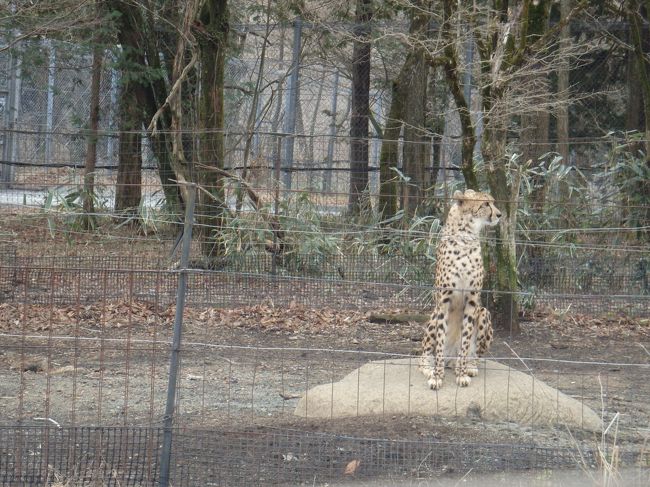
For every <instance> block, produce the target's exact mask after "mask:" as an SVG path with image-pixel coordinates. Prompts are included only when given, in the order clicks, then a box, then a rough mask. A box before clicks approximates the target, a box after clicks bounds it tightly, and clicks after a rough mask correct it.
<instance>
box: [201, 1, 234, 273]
mask: <svg viewBox="0 0 650 487" xmlns="http://www.w3.org/2000/svg"><path fill="white" fill-rule="evenodd" d="M198 20H199V21H200V24H199V26H200V28H197V29H196V38H197V43H198V47H199V65H200V70H201V71H200V77H199V84H200V89H199V92H200V96H199V100H198V104H199V106H198V128H199V131H200V133H199V150H198V159H199V161H200V163H201V165H203V166H207V167H216V168H219V169H223V168H224V167H225V164H224V154H225V150H224V142H225V137H224V126H225V123H224V68H225V61H226V47H227V43H228V31H229V24H228V22H229V18H228V2H227V0H207V1H206V2H205V3H204V4H203V6H202V8H201V11H200V12H199V16H198ZM197 179H198V181H197V182H198V183H199V184H200V185H201V186H202V188H203V191H201V192H200V193H199V198H198V204H197V210H196V214H197V215H198V218H197V220H198V223H199V224H200V227H199V236H200V239H201V251H202V254H203V256H204V257H206V258H207V259H209V260H211V259H213V258H215V257H217V256H218V255H219V254H220V250H221V249H220V246H219V243H218V242H219V240H218V234H219V231H220V229H221V226H222V221H223V213H224V211H226V202H225V201H224V197H225V195H224V182H223V177H222V176H221V175H220V174H219V173H217V172H215V171H210V170H209V169H206V168H205V167H199V168H197Z"/></svg>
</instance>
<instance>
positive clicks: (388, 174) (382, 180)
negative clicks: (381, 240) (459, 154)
mask: <svg viewBox="0 0 650 487" xmlns="http://www.w3.org/2000/svg"><path fill="white" fill-rule="evenodd" d="M392 94H393V96H392V97H391V102H390V110H389V112H388V117H387V119H386V126H385V127H384V133H383V137H382V141H381V152H380V154H379V209H378V210H379V214H380V215H381V216H382V217H383V218H384V219H387V218H390V217H392V216H394V215H395V214H396V213H397V173H396V172H395V171H394V169H396V168H397V164H398V161H399V143H398V142H399V133H400V130H401V128H402V121H401V118H402V106H403V100H402V98H403V96H404V93H403V91H402V90H400V89H399V86H398V81H395V82H393V89H392Z"/></svg>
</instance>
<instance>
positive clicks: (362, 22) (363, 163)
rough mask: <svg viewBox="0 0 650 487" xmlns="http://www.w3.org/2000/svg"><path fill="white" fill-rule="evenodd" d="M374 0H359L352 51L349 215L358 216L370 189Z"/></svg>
mask: <svg viewBox="0 0 650 487" xmlns="http://www.w3.org/2000/svg"><path fill="white" fill-rule="evenodd" d="M371 19H372V0H357V5H356V13H355V27H354V46H353V49H352V101H351V105H352V115H351V117H350V193H349V198H348V211H349V212H350V213H352V214H356V213H358V212H359V209H360V207H361V195H362V194H363V192H364V191H365V190H366V188H367V186H368V119H369V116H370V47H371V46H370V21H371Z"/></svg>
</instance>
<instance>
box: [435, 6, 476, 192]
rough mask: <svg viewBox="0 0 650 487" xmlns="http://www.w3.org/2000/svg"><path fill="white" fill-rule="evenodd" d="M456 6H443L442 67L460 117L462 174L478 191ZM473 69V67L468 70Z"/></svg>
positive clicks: (473, 130)
mask: <svg viewBox="0 0 650 487" xmlns="http://www.w3.org/2000/svg"><path fill="white" fill-rule="evenodd" d="M455 4H456V2H453V1H451V0H445V2H444V4H443V11H444V19H445V22H444V23H443V25H442V36H443V38H444V39H445V47H444V58H443V59H442V67H443V69H444V72H445V79H446V80H447V86H448V87H449V91H450V92H451V95H452V97H453V98H454V103H455V104H456V109H457V110H458V117H459V119H460V129H461V139H462V145H461V172H462V174H463V178H464V179H465V185H466V186H467V188H468V189H473V190H474V191H478V190H479V187H478V178H477V176H476V170H475V169H474V148H475V147H476V129H475V127H474V124H473V123H472V117H471V112H470V106H469V103H468V101H467V100H466V99H465V94H464V93H463V89H462V83H461V76H462V73H461V71H460V69H459V67H458V64H459V63H458V59H457V54H456V49H455V46H454V37H453V33H452V29H453V28H454V26H453V24H452V22H451V18H452V16H453V14H454V12H455V8H456V7H455ZM468 69H471V66H470V67H469V68H468Z"/></svg>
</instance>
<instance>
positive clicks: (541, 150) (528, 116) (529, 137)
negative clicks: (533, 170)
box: [520, 0, 551, 213]
mask: <svg viewBox="0 0 650 487" xmlns="http://www.w3.org/2000/svg"><path fill="white" fill-rule="evenodd" d="M550 7H551V2H550V0H541V1H538V2H531V4H530V5H529V6H528V12H527V14H528V15H527V16H526V36H527V42H528V43H529V44H532V43H533V42H535V41H536V40H537V39H539V38H540V37H541V36H542V35H543V34H544V33H545V32H546V30H547V28H548V18H549V12H550ZM536 76H539V75H535V74H531V75H530V76H529V80H528V82H529V83H531V86H535V87H537V89H538V90H539V89H541V90H545V87H546V85H545V83H544V81H543V80H540V81H541V82H539V83H536V82H535V77H536ZM543 76H544V77H545V76H546V75H543ZM544 93H545V95H546V96H544V95H541V96H544V98H546V99H548V98H550V93H548V90H545V91H544ZM536 96H540V94H537V95H536ZM549 121H550V113H549V111H548V110H547V109H545V107H541V108H538V109H535V107H534V106H533V107H528V108H527V110H526V111H525V112H524V113H522V114H521V138H520V140H521V152H522V158H521V160H522V161H523V162H526V161H528V160H529V159H530V160H532V161H536V160H538V159H539V157H540V156H542V155H543V154H545V153H546V152H548V151H549V150H550V147H549V144H548V129H549ZM548 183H549V181H546V180H545V178H544V177H543V176H539V177H537V176H534V177H533V190H532V194H531V200H532V206H533V211H534V212H538V213H541V212H543V211H544V203H545V201H546V192H547V189H548Z"/></svg>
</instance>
